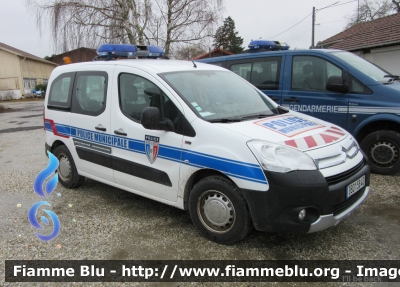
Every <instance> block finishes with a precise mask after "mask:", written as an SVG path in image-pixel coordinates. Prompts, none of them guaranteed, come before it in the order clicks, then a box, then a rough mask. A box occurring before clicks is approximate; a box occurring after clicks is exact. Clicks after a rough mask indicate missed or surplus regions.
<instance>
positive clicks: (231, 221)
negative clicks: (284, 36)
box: [44, 45, 370, 243]
mask: <svg viewBox="0 0 400 287" xmlns="http://www.w3.org/2000/svg"><path fill="white" fill-rule="evenodd" d="M107 49H108V52H104V53H103V54H101V55H100V56H99V58H98V59H97V60H100V61H93V62H86V63H77V64H70V65H65V66H60V67H57V68H56V69H54V71H53V72H52V74H51V77H50V80H49V89H48V91H49V92H48V93H47V95H46V100H45V114H44V124H45V130H46V151H51V152H52V153H53V154H55V155H56V157H57V158H58V159H59V168H58V175H59V181H60V182H61V184H62V185H63V186H65V187H67V188H74V187H77V186H79V185H81V184H82V183H83V181H84V178H85V177H88V178H91V179H94V180H97V181H100V182H103V183H106V184H109V185H112V186H115V187H118V188H121V189H124V190H127V191H130V192H132V193H136V194H139V195H142V196H145V197H148V198H151V199H154V200H157V201H160V202H163V203H166V204H168V205H172V206H175V207H177V208H181V209H184V210H189V212H190V216H191V218H192V221H193V223H194V224H195V226H196V227H197V229H198V230H199V231H200V232H201V233H202V234H203V235H204V236H205V237H207V238H209V239H210V240H213V241H216V242H219V243H233V242H236V241H238V240H241V239H243V238H244V237H245V236H246V235H247V234H248V232H249V231H250V230H251V227H252V226H254V228H255V229H256V230H259V231H272V232H304V233H307V232H315V231H320V230H323V229H326V228H328V227H330V226H334V225H337V224H338V223H339V222H340V221H341V220H342V219H344V218H345V217H347V216H348V215H349V214H350V213H351V212H352V211H353V210H355V209H356V208H357V207H358V206H359V205H360V204H361V203H362V202H363V201H364V200H365V198H366V197H367V195H368V193H369V190H370V188H369V181H370V172H369V166H368V164H367V163H366V160H365V158H364V155H363V153H362V152H361V150H360V148H359V145H358V143H357V142H356V140H355V139H354V137H353V136H351V135H350V134H349V133H347V132H346V131H344V130H343V129H341V128H339V127H337V126H336V125H333V124H330V123H328V122H325V121H322V120H318V119H316V118H312V117H310V116H307V115H304V114H300V113H298V112H294V111H289V110H287V109H285V108H282V107H280V106H279V105H278V104H276V103H274V102H273V101H272V100H270V99H269V98H268V97H267V96H266V95H264V94H263V93H262V92H260V91H259V90H257V89H256V88H255V87H254V86H252V85H251V84H249V83H248V82H247V81H246V80H244V79H242V78H241V77H240V76H238V75H236V74H235V73H232V72H230V71H227V70H226V69H223V68H220V67H217V66H212V65H207V64H202V63H193V62H189V61H171V60H168V61H167V60H132V59H120V60H118V61H111V60H109V59H110V58H111V56H114V57H121V58H123V57H122V56H118V55H119V54H118V49H121V50H123V49H126V47H125V48H123V47H122V46H121V47H119V46H118V45H113V46H107ZM107 49H106V50H107ZM128 50H129V49H128ZM124 53H125V54H124ZM124 53H122V55H125V56H128V57H134V56H135V50H134V46H133V48H132V51H131V52H127V51H125V52H124Z"/></svg>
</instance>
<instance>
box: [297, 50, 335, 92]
mask: <svg viewBox="0 0 400 287" xmlns="http://www.w3.org/2000/svg"><path fill="white" fill-rule="evenodd" d="M331 76H343V71H342V69H340V68H338V67H337V66H335V65H333V64H332V63H330V62H328V61H326V60H325V59H322V58H319V57H313V56H295V57H293V64H292V90H300V91H326V82H327V81H328V78H329V77H331Z"/></svg>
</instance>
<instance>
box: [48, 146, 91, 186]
mask: <svg viewBox="0 0 400 287" xmlns="http://www.w3.org/2000/svg"><path fill="white" fill-rule="evenodd" d="M54 155H55V156H56V157H57V159H58V161H59V165H58V168H57V172H58V181H59V182H60V183H61V184H62V185H63V186H64V187H66V188H75V187H78V186H80V185H82V183H83V182H84V181H85V177H84V176H81V175H79V174H78V171H77V170H76V166H75V162H74V160H73V158H72V155H71V153H70V152H69V150H68V148H67V147H66V146H65V145H61V146H59V147H57V148H56V150H55V151H54Z"/></svg>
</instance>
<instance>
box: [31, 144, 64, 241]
mask: <svg viewBox="0 0 400 287" xmlns="http://www.w3.org/2000/svg"><path fill="white" fill-rule="evenodd" d="M47 154H48V156H49V164H48V165H47V167H46V168H45V169H44V170H42V171H41V172H39V173H38V175H37V176H36V179H35V182H34V184H33V189H34V191H35V192H36V193H37V194H38V195H39V196H40V197H43V198H46V197H47V196H49V195H50V194H51V193H52V192H53V191H54V189H55V188H56V186H57V183H58V174H57V173H56V174H55V175H54V176H53V177H52V178H50V179H49V180H48V181H47V183H46V188H45V190H43V184H44V182H45V180H46V179H47V178H48V177H49V176H50V175H52V174H53V173H54V172H55V171H56V170H57V168H58V164H59V162H58V159H57V158H56V157H55V156H54V155H53V154H52V153H51V152H49V151H47ZM41 205H47V206H51V205H50V203H48V202H47V201H39V202H37V203H35V204H34V205H32V207H31V208H30V209H29V212H28V219H29V221H30V223H31V224H32V226H33V227H35V228H37V229H40V230H43V227H42V226H41V225H40V224H39V222H38V221H37V219H36V213H37V211H38V209H39V206H41ZM43 211H44V212H46V213H47V215H49V216H50V218H51V220H52V221H53V232H52V233H51V234H50V235H42V234H39V233H35V235H36V236H37V237H38V238H39V239H41V240H43V241H49V240H51V239H53V238H55V237H56V236H57V235H58V233H59V232H60V228H61V226H60V221H59V220H58V217H57V215H56V214H55V213H54V212H53V211H51V210H47V209H43ZM40 219H41V221H42V222H43V223H44V224H45V225H49V220H48V219H47V217H45V216H44V215H43V216H42V217H41V218H40Z"/></svg>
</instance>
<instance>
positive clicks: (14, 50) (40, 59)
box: [0, 42, 57, 66]
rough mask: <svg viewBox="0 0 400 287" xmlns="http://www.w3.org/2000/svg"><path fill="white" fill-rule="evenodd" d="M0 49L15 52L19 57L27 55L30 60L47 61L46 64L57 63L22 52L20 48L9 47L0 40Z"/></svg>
mask: <svg viewBox="0 0 400 287" xmlns="http://www.w3.org/2000/svg"><path fill="white" fill-rule="evenodd" d="M0 49H1V50H4V51H7V52H10V53H13V54H15V55H17V56H20V57H27V58H30V59H32V60H36V61H40V62H44V63H47V64H52V65H55V66H57V64H55V63H53V62H50V61H47V60H45V59H43V58H39V57H37V56H35V55H32V54H29V53H27V52H24V51H22V50H19V49H17V48H14V47H11V46H9V45H7V44H4V43H1V42H0Z"/></svg>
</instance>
